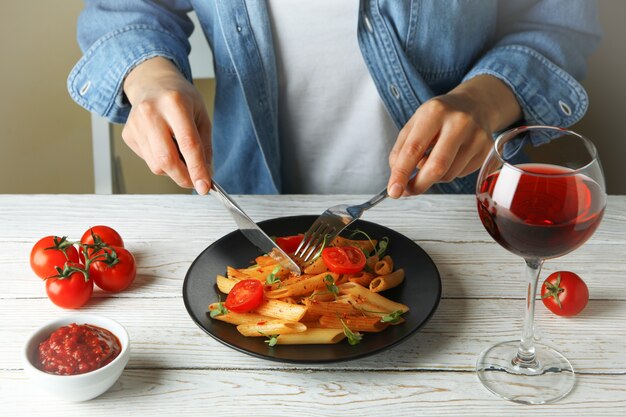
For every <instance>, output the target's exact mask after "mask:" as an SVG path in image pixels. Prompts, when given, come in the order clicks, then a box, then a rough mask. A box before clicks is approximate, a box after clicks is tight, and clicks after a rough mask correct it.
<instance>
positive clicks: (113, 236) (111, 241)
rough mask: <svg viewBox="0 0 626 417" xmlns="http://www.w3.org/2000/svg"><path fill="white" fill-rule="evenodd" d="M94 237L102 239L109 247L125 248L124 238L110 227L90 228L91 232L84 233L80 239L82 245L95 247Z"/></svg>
mask: <svg viewBox="0 0 626 417" xmlns="http://www.w3.org/2000/svg"><path fill="white" fill-rule="evenodd" d="M93 235H96V236H99V237H100V239H101V240H102V241H103V242H104V243H106V244H107V245H110V246H121V247H124V240H122V236H120V234H119V233H117V231H115V229H113V228H111V227H109V226H93V227H90V228H89V230H87V231H86V232H85V233H83V237H81V238H80V243H82V244H83V245H93V244H94V239H93Z"/></svg>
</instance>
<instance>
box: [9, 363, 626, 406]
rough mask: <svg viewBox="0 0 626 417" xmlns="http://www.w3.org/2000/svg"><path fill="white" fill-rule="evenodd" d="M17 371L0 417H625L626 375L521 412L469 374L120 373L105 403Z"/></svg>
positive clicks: (591, 380) (600, 379)
mask: <svg viewBox="0 0 626 417" xmlns="http://www.w3.org/2000/svg"><path fill="white" fill-rule="evenodd" d="M35 393H36V391H34V390H33V387H32V385H30V384H29V382H28V380H27V379H26V375H24V373H23V372H19V371H0V403H2V404H3V405H4V406H3V414H4V415H46V416H50V417H53V416H63V417H64V416H68V415H81V416H107V417H108V416H111V415H133V416H136V415H151V416H157V415H158V416H161V415H164V416H169V415H184V416H205V415H209V414H210V415H254V416H259V417H261V416H294V415H297V416H302V417H306V416H326V417H334V416H337V417H345V416H360V417H367V416H376V417H379V416H394V417H402V416H410V417H414V416H419V415H428V416H460V415H463V416H498V417H500V416H508V415H522V414H523V415H525V416H526V415H528V416H534V415H542V416H546V415H553V414H555V415H576V414H579V413H580V414H583V413H584V414H585V415H587V414H588V412H589V410H590V407H591V406H592V405H593V412H592V415H602V416H620V417H621V416H623V415H624V410H625V407H626V375H610V376H609V375H579V376H578V380H577V385H576V387H575V389H574V391H573V392H572V393H570V395H569V396H568V397H566V398H564V399H562V400H561V401H559V402H558V403H556V404H550V405H542V406H534V407H533V406H522V405H518V404H514V403H511V402H508V401H504V400H501V399H499V398H496V397H495V396H493V395H492V394H491V393H489V392H488V391H487V390H485V389H484V388H483V387H482V386H481V385H480V383H479V382H478V379H477V378H476V375H475V374H474V373H471V372H391V371H386V372H375V373H372V372H345V371H314V372H307V373H306V374H305V375H303V374H301V373H294V372H289V371H237V372H233V371H232V370H196V369H183V370H162V369H148V370H146V369H133V370H128V369H127V370H125V371H124V373H123V374H122V376H121V377H120V379H119V380H118V381H117V383H116V384H115V385H114V386H113V387H112V388H111V389H110V390H109V391H108V392H106V393H105V394H103V395H102V396H100V397H98V398H96V399H94V400H91V401H88V402H84V403H78V404H74V403H63V402H60V401H58V400H54V399H52V400H49V399H47V398H46V397H43V396H40V395H39V394H37V397H36V398H37V399H38V400H37V401H33V400H32V398H33V396H34V395H35Z"/></svg>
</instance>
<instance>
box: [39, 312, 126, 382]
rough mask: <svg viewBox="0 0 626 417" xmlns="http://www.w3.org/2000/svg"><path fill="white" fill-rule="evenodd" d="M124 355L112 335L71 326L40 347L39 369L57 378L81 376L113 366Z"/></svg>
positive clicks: (84, 325)
mask: <svg viewBox="0 0 626 417" xmlns="http://www.w3.org/2000/svg"><path fill="white" fill-rule="evenodd" d="M121 351H122V345H121V343H120V341H119V339H118V338H117V336H115V335H114V334H113V333H111V332H110V331H109V330H107V329H103V328H102V327H98V326H94V325H91V324H76V323H72V324H69V325H67V326H63V327H60V328H58V329H57V330H55V331H54V332H52V334H51V335H50V337H49V338H48V339H46V340H44V341H43V342H41V343H40V344H39V347H38V349H37V355H36V366H37V368H38V369H40V370H42V371H44V372H47V373H50V374H55V375H78V374H84V373H87V372H91V371H94V370H96V369H100V368H102V367H103V366H105V365H107V364H109V363H111V362H112V361H113V360H114V359H115V358H116V357H117V356H118V355H119V354H120V352H121Z"/></svg>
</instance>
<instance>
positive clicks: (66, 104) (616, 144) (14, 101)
mask: <svg viewBox="0 0 626 417" xmlns="http://www.w3.org/2000/svg"><path fill="white" fill-rule="evenodd" d="M599 3H600V12H601V19H602V22H603V24H604V30H605V39H604V41H603V43H602V46H601V47H600V49H599V50H598V51H597V53H596V54H595V55H594V56H593V58H592V61H591V63H590V68H589V75H588V78H587V80H585V82H584V84H585V86H586V87H587V89H588V91H589V96H590V100H591V108H590V110H589V113H588V115H587V116H586V117H585V119H584V120H583V121H582V122H581V123H579V124H578V125H577V126H576V127H575V129H577V130H579V131H580V132H581V133H583V134H584V135H586V136H588V137H589V138H591V139H592V140H594V141H595V142H596V144H597V146H598V149H599V150H600V155H601V158H602V161H603V164H604V168H605V171H606V174H607V183H608V188H609V192H610V193H612V194H626V162H624V159H625V157H626V138H624V133H623V132H622V130H621V129H620V125H621V122H622V121H623V119H624V118H625V117H626V100H624V96H626V94H624V93H626V82H625V80H624V79H625V77H626V48H625V47H624V39H626V25H624V22H623V17H624V16H626V1H623V0H600V1H599ZM81 8H82V1H79V0H63V1H54V2H53V1H44V0H34V1H2V2H0V56H1V57H2V67H1V68H2V70H1V71H2V73H1V76H0V83H1V86H2V88H1V89H0V193H91V192H93V173H92V156H91V142H90V140H91V136H90V135H91V133H90V124H89V115H88V113H87V112H86V111H85V110H83V109H81V108H80V107H79V106H78V105H76V104H75V103H74V102H73V101H72V100H71V99H70V98H69V96H68V94H67V92H66V87H65V83H66V79H67V75H68V73H69V71H70V69H71V68H72V66H73V65H74V63H75V62H76V61H77V60H78V59H79V57H80V50H79V48H78V45H77V44H76V40H75V39H76V36H75V27H76V18H77V17H78V13H79V12H80V9H81ZM198 85H199V87H200V89H201V91H202V92H203V94H204V95H205V97H206V99H207V101H209V102H210V101H211V97H212V91H213V87H214V86H213V84H212V82H210V81H207V80H204V81H201V82H199V84H198ZM119 131H120V129H119V128H117V129H116V132H117V139H116V142H115V148H116V150H117V153H118V154H119V156H120V158H121V161H122V169H123V176H124V179H125V188H126V192H128V193H177V192H182V193H186V192H187V191H185V190H180V189H179V188H177V187H176V186H175V185H174V184H173V183H172V182H171V181H170V180H169V179H167V178H163V177H156V176H154V175H152V174H151V173H150V172H149V170H148V169H147V168H146V167H145V165H144V163H143V161H141V160H140V159H139V158H138V157H136V156H135V155H134V154H132V152H130V151H129V150H128V149H127V147H126V146H125V145H124V144H123V143H122V141H121V140H120V138H119Z"/></svg>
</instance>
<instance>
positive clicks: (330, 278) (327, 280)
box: [324, 274, 339, 298]
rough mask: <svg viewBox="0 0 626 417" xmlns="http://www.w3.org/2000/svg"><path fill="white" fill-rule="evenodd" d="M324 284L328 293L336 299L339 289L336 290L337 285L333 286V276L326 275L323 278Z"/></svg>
mask: <svg viewBox="0 0 626 417" xmlns="http://www.w3.org/2000/svg"><path fill="white" fill-rule="evenodd" d="M324 283H325V284H324V285H326V289H327V290H328V292H330V293H331V294H333V295H334V296H335V298H337V294H339V288H337V285H335V279H334V278H333V276H332V275H330V274H328V275H326V276H325V277H324Z"/></svg>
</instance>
